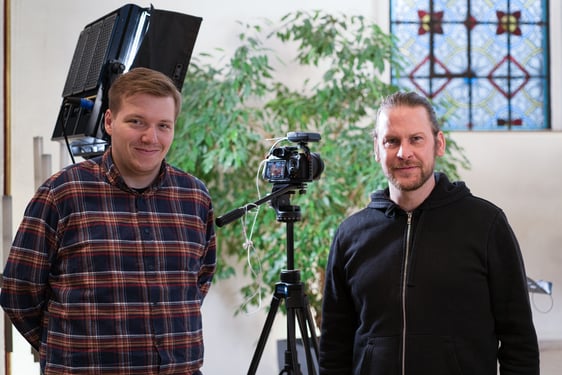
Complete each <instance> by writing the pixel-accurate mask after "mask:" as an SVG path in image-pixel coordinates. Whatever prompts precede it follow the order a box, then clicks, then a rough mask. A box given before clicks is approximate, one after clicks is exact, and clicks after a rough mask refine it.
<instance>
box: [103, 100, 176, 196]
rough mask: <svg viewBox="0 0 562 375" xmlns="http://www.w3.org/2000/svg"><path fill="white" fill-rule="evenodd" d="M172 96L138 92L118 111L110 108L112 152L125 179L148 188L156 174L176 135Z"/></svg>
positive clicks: (107, 123)
mask: <svg viewBox="0 0 562 375" xmlns="http://www.w3.org/2000/svg"><path fill="white" fill-rule="evenodd" d="M174 126H175V103H174V99H173V98H172V97H155V96H152V95H148V94H135V95H132V96H130V97H127V98H125V99H123V102H122V103H121V107H120V109H119V111H118V112H117V113H113V112H111V110H109V109H108V110H107V112H106V114H105V129H106V131H107V133H108V134H109V135H110V136H111V153H112V157H113V160H114V162H115V164H116V165H117V168H119V171H120V172H121V174H122V176H123V178H124V179H125V182H126V183H127V184H128V185H129V186H130V187H133V188H144V187H146V186H148V185H150V183H151V182H152V181H153V180H154V179H155V178H156V176H157V175H158V173H159V171H160V165H161V164H162V160H164V158H165V157H166V154H167V153H168V150H169V149H170V146H171V144H172V141H173V138H174Z"/></svg>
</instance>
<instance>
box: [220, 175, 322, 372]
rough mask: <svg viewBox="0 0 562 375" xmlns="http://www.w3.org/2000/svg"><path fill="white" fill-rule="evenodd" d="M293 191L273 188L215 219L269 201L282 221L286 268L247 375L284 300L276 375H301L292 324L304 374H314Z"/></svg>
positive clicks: (229, 217) (313, 344) (311, 332)
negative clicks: (300, 347)
mask: <svg viewBox="0 0 562 375" xmlns="http://www.w3.org/2000/svg"><path fill="white" fill-rule="evenodd" d="M294 189H295V187H294V186H292V185H280V186H274V189H273V191H272V193H271V194H270V195H268V196H266V197H265V198H263V199H261V200H258V201H256V202H254V203H253V204H251V205H247V206H245V207H243V208H238V209H236V210H234V211H232V212H230V213H228V214H226V215H224V216H223V217H220V218H218V219H217V225H218V226H222V225H224V224H226V223H227V222H230V221H232V220H234V219H235V218H237V217H240V216H242V215H243V214H244V213H245V212H247V210H248V207H252V208H253V207H256V206H257V205H259V204H262V203H264V202H266V201H268V200H271V206H272V207H273V208H275V211H276V213H277V221H279V222H285V224H286V230H287V269H286V270H283V271H281V275H280V280H281V281H280V282H278V283H276V284H275V289H274V293H273V297H272V300H271V305H270V309H269V312H268V314H267V318H266V321H265V324H264V327H263V329H262V332H261V335H260V338H259V341H258V344H257V347H256V350H255V352H254V356H253V357H252V362H251V364H250V368H249V370H248V375H254V374H255V373H256V370H257V368H258V365H259V362H260V360H261V356H262V354H263V350H264V348H265V344H266V342H267V339H268V337H269V334H270V332H271V327H272V326H273V322H274V320H275V315H276V314H277V311H278V309H279V305H280V304H281V302H282V301H285V307H286V309H287V347H286V349H285V355H284V367H283V369H282V370H281V372H280V373H279V374H280V375H281V374H287V375H302V371H301V369H300V365H299V361H298V354H297V344H296V341H297V340H296V323H298V326H299V329H300V333H301V338H302V342H303V346H304V351H305V357H306V364H307V371H308V375H316V374H317V371H316V364H315V362H314V361H313V357H312V351H311V348H312V349H314V354H315V359H316V363H318V353H319V347H318V338H317V336H316V332H315V330H314V323H313V319H312V313H311V311H310V305H309V302H308V298H307V296H306V294H305V293H304V286H303V283H302V282H301V278H300V271H299V270H297V269H295V268H294V222H295V221H299V220H300V219H301V214H300V207H299V206H293V205H291V204H290V195H291V194H293V193H294ZM300 189H301V190H303V189H304V186H300Z"/></svg>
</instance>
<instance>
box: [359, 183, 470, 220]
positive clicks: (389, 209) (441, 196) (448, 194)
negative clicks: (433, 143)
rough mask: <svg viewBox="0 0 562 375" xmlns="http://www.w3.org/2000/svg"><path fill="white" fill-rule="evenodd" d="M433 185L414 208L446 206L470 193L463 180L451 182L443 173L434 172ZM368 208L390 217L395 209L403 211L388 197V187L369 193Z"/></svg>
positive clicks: (423, 208) (394, 212)
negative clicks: (382, 212) (424, 198)
mask: <svg viewBox="0 0 562 375" xmlns="http://www.w3.org/2000/svg"><path fill="white" fill-rule="evenodd" d="M434 175H435V187H434V188H433V190H432V191H431V194H429V196H428V197H427V198H426V200H425V201H423V202H422V204H420V205H419V206H418V207H417V208H416V210H425V209H432V208H436V207H441V206H446V205H448V204H451V203H453V202H455V201H457V200H459V199H462V198H465V197H466V196H469V195H471V192H470V189H469V188H468V187H467V186H466V184H465V183H464V182H463V181H455V182H451V181H450V180H449V178H447V176H446V175H445V174H444V173H441V172H436V173H435V174H434ZM368 207H369V208H374V209H377V210H380V211H384V212H385V215H386V216H389V217H392V216H394V215H395V214H396V212H397V210H399V211H403V210H402V209H401V208H400V206H398V205H397V204H396V203H394V202H393V201H392V200H391V199H390V192H389V189H388V188H386V189H382V190H377V191H375V192H374V193H372V194H371V202H370V203H369V205H368Z"/></svg>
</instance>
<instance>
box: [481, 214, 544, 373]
mask: <svg viewBox="0 0 562 375" xmlns="http://www.w3.org/2000/svg"><path fill="white" fill-rule="evenodd" d="M488 262H489V264H488V266H489V279H490V284H489V285H490V293H491V298H492V308H493V312H494V317H495V323H496V334H497V337H498V340H499V351H498V361H499V364H500V374H501V375H515V374H520V375H522V374H526V375H531V374H533V375H535V374H537V375H538V374H539V349H538V343H537V335H536V332H535V328H534V325H533V317H532V312H531V307H530V302H529V294H528V289H527V277H526V274H525V268H524V264H523V257H522V254H521V250H520V248H519V244H518V242H517V239H516V237H515V235H514V233H513V230H512V228H511V227H510V226H509V224H508V222H507V218H506V217H505V214H504V213H503V212H500V214H499V215H498V218H497V221H496V225H495V226H494V228H493V229H492V233H491V234H490V241H489V243H488Z"/></svg>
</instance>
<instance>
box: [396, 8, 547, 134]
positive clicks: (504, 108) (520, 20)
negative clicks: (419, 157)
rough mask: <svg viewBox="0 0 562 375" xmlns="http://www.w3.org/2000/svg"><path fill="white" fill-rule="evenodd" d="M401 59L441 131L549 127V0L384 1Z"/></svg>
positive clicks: (403, 78)
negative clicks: (428, 102) (432, 105)
mask: <svg viewBox="0 0 562 375" xmlns="http://www.w3.org/2000/svg"><path fill="white" fill-rule="evenodd" d="M390 29H391V33H392V34H393V35H395V36H396V37H397V38H398V44H399V47H400V53H401V54H402V56H403V58H404V59H405V60H404V61H405V62H404V68H405V69H404V70H403V71H402V72H400V73H399V72H397V71H393V72H392V73H391V74H392V81H393V83H394V84H396V85H398V86H400V87H402V88H403V89H409V90H414V91H417V92H421V93H423V94H425V95H426V96H427V97H429V98H430V99H432V101H433V102H434V103H435V104H436V107H437V111H438V112H439V113H438V115H439V116H440V117H441V118H443V119H444V120H445V124H444V129H446V130H473V131H478V130H498V131H516V130H544V129H549V128H550V115H549V113H550V109H549V103H550V102H549V98H550V95H549V82H548V80H549V72H548V69H549V66H548V65H549V58H548V50H549V49H548V1H547V0H526V1H524V0H507V1H491V0H390Z"/></svg>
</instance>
